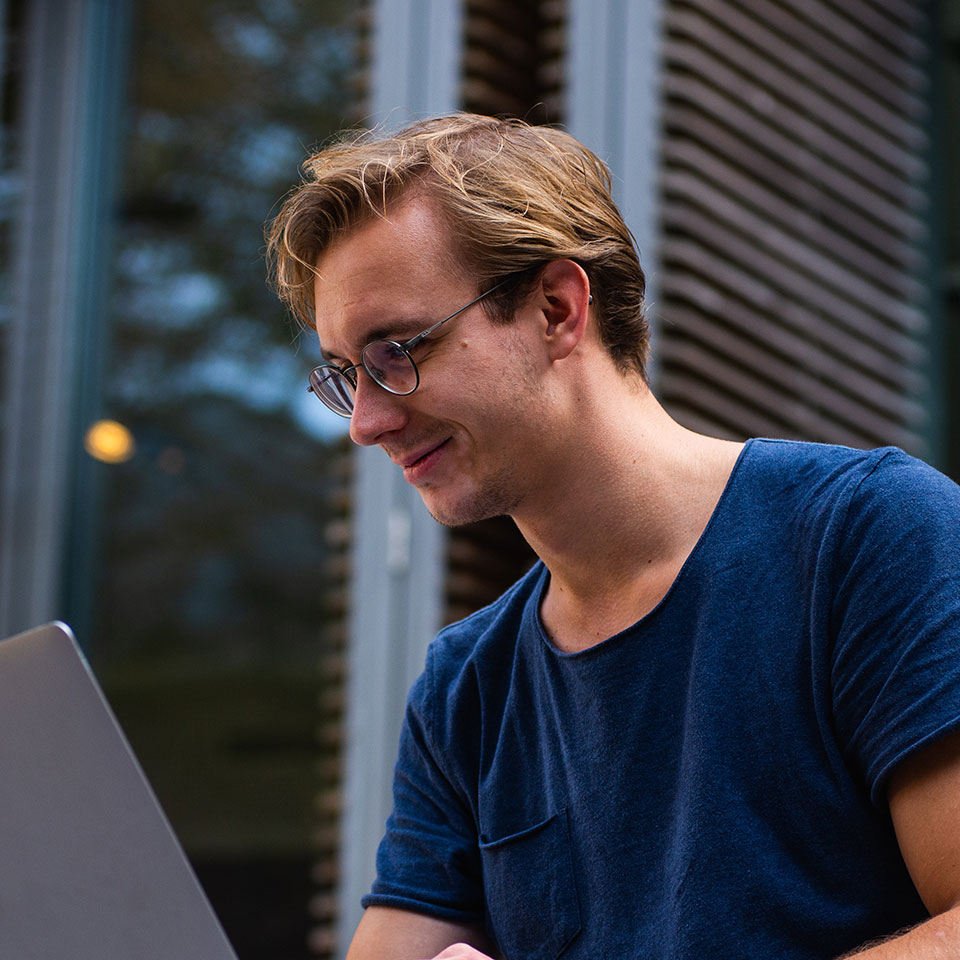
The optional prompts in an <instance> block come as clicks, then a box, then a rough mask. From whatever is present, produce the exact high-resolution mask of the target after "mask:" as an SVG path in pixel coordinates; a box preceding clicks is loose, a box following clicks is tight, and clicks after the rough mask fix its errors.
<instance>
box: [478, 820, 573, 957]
mask: <svg viewBox="0 0 960 960" xmlns="http://www.w3.org/2000/svg"><path fill="white" fill-rule="evenodd" d="M480 853H481V855H482V858H483V887H484V894H485V897H486V901H487V912H488V916H489V920H490V925H491V927H492V930H493V933H494V936H495V937H496V938H497V943H498V944H499V946H500V950H501V952H502V954H503V956H504V958H505V960H555V958H556V957H558V956H559V955H560V954H561V953H562V952H563V951H564V950H565V949H566V948H567V946H568V945H569V944H570V941H571V940H573V938H574V937H575V936H576V935H577V934H578V933H579V932H580V904H579V901H578V899H577V888H576V881H575V880H574V869H573V854H572V851H571V849H570V830H569V825H568V823H567V814H566V811H565V810H561V811H560V813H556V814H553V815H552V816H550V817H548V818H547V819H546V820H543V821H541V822H540V823H537V824H535V825H534V826H532V827H527V828H526V829H524V830H520V831H518V832H516V833H511V834H510V835H509V836H506V837H502V838H500V839H493V840H491V839H488V838H487V837H486V836H485V835H483V834H481V837H480Z"/></svg>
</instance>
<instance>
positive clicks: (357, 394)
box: [350, 370, 407, 447]
mask: <svg viewBox="0 0 960 960" xmlns="http://www.w3.org/2000/svg"><path fill="white" fill-rule="evenodd" d="M405 399H406V398H405V397H398V396H396V395H395V394H392V393H390V392H389V391H388V390H384V389H383V388H382V387H379V386H377V384H375V383H374V382H373V381H372V380H371V379H370V377H368V376H367V374H366V372H365V371H363V370H360V371H359V376H358V377H357V388H356V390H355V391H354V397H353V416H351V417H350V439H351V440H352V441H353V442H354V443H356V444H359V445H360V446H361V447H369V446H372V445H373V444H376V443H379V442H380V440H381V438H382V437H383V436H384V435H385V434H388V433H392V432H393V431H395V430H400V429H401V428H402V427H403V426H404V425H405V424H406V422H407V412H406V408H405V406H404V401H405Z"/></svg>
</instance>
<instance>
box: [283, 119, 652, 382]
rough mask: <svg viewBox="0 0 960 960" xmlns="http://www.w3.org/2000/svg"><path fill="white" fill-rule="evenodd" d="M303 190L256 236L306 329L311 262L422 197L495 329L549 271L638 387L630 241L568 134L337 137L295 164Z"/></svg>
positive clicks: (594, 165)
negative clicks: (553, 266)
mask: <svg viewBox="0 0 960 960" xmlns="http://www.w3.org/2000/svg"><path fill="white" fill-rule="evenodd" d="M303 174H304V175H303V181H302V182H301V183H300V185H299V186H297V187H295V188H294V189H293V190H292V191H291V192H290V193H289V194H288V196H287V197H286V199H285V200H284V202H283V204H282V206H281V208H280V211H279V213H278V214H277V216H276V217H275V218H274V219H273V220H272V221H271V222H270V223H269V224H268V225H267V231H266V240H267V262H268V267H269V271H270V281H271V283H272V285H273V288H274V290H275V291H276V293H277V295H278V296H279V297H280V299H281V300H282V301H283V302H284V303H285V304H286V305H287V306H288V308H289V309H290V310H291V312H292V313H293V314H294V316H295V317H296V318H297V319H298V320H299V321H300V322H302V323H303V324H305V325H306V326H308V327H311V326H312V325H313V309H314V308H313V293H314V291H313V284H314V280H315V277H316V263H317V259H318V258H319V257H320V255H321V254H322V253H323V251H324V250H325V249H326V247H327V246H328V245H329V244H330V243H332V242H333V241H335V240H337V239H338V238H339V237H341V236H343V235H344V234H345V233H347V232H348V231H349V230H350V229H351V228H352V227H355V226H357V225H358V224H360V223H362V222H365V221H366V220H368V219H369V218H371V217H373V216H384V215H385V214H386V211H387V209H388V207H390V205H391V204H394V203H397V202H399V201H401V200H402V199H403V198H404V197H409V196H412V195H414V194H416V195H421V196H422V195H426V196H429V197H430V198H432V199H433V200H435V201H436V202H437V204H438V207H439V209H440V211H441V212H442V216H443V217H444V219H445V221H446V222H447V224H448V226H449V228H450V235H451V237H452V238H453V239H454V243H455V245H456V253H458V254H459V257H460V261H461V264H462V265H463V267H464V268H465V273H469V274H470V275H471V276H473V277H475V279H476V281H477V290H478V292H480V291H481V290H482V289H485V288H486V287H487V286H489V285H490V284H491V283H492V282H493V281H500V280H504V279H505V278H507V279H508V280H509V282H507V283H505V284H504V285H503V286H502V287H501V288H500V290H498V291H497V292H496V293H495V294H493V295H492V296H491V297H490V298H488V301H485V306H486V309H487V311H488V313H489V315H490V317H491V319H492V320H494V321H495V322H500V323H507V322H509V321H510V319H511V318H512V316H513V312H514V309H515V306H516V304H517V302H518V301H519V300H520V299H522V297H524V296H525V295H527V294H528V293H529V291H530V290H531V289H532V288H533V287H534V285H535V282H536V278H537V273H538V271H539V269H540V268H541V267H542V266H543V265H544V264H546V263H548V262H550V261H551V260H561V259H570V260H574V261H575V262H577V263H579V264H580V266H582V267H583V269H584V270H585V271H586V273H587V276H588V277H589V278H590V292H591V293H592V295H593V298H594V311H595V316H596V317H597V324H598V328H599V333H600V338H601V342H602V343H603V345H604V347H605V348H606V350H607V351H608V353H609V354H610V356H611V357H612V359H613V360H614V362H615V364H616V366H617V368H618V369H619V370H621V372H624V373H626V372H629V371H633V372H636V373H639V374H640V376H641V377H644V378H645V363H646V358H647V351H648V344H649V331H648V327H647V322H646V318H645V311H644V306H645V304H644V288H645V281H644V275H643V270H642V269H641V267H640V261H639V257H638V255H637V251H636V247H635V243H634V239H633V236H632V234H631V233H630V230H629V229H628V228H627V226H626V224H625V223H624V221H623V218H622V216H621V215H620V212H619V210H618V209H617V206H616V204H615V203H614V202H613V198H612V196H611V180H610V172H609V170H608V169H607V167H606V165H605V164H604V163H603V161H602V160H600V159H599V157H597V156H596V154H594V153H593V152H592V151H590V150H589V149H587V148H586V147H585V146H584V145H583V144H582V143H580V142H579V141H578V140H576V139H574V138H573V137H572V136H570V135H569V134H568V133H565V132H563V131H562V130H558V129H556V128H552V127H541V126H531V125H530V124H527V123H524V122H523V121H521V120H501V119H496V118H493V117H486V116H478V115H474V114H463V113H461V114H453V115H450V116H444V117H437V118H434V119H431V120H424V121H421V122H419V123H415V124H413V125H412V126H409V127H407V128H406V129H404V130H401V131H400V132H398V133H394V134H389V135H387V134H384V133H383V132H381V131H376V130H374V131H362V132H359V133H357V132H352V133H347V134H342V135H341V136H340V137H339V138H338V139H337V140H336V141H335V142H333V143H332V144H330V145H328V146H326V147H325V148H324V149H322V150H320V151H319V152H318V153H315V154H313V155H312V156H310V157H309V158H308V159H307V160H306V161H305V162H304V164H303Z"/></svg>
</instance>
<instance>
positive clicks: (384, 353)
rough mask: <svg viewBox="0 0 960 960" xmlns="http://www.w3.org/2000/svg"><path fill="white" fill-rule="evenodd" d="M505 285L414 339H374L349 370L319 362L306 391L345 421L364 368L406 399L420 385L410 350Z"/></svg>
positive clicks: (488, 292) (484, 294) (351, 408)
mask: <svg viewBox="0 0 960 960" xmlns="http://www.w3.org/2000/svg"><path fill="white" fill-rule="evenodd" d="M504 283H506V280H501V281H500V283H498V284H496V285H495V286H493V287H491V288H490V289H489V290H487V291H486V293H481V294H480V296H479V297H475V298H474V299H473V300H471V301H470V302H469V303H468V304H467V305H466V306H465V307H461V308H460V309H459V310H455V311H454V312H453V313H451V314H450V316H449V317H444V318H443V320H438V321H437V322H436V323H435V324H433V326H431V327H427V329H426V330H424V331H423V332H422V333H418V334H417V335H416V336H415V337H411V338H410V339H409V340H405V341H404V342H403V343H398V342H397V341H396V340H373V341H372V342H370V343H368V344H367V345H366V346H365V347H364V348H363V350H361V351H360V362H359V363H354V364H352V365H351V366H349V367H338V366H337V365H336V364H334V363H321V364H320V366H319V367H314V369H313V370H311V371H310V376H309V381H310V385H309V386H308V387H307V390H308V391H310V392H311V393H314V394H316V396H317V398H318V399H319V400H322V401H323V402H324V403H325V404H326V405H327V406H328V407H329V408H330V409H331V410H332V411H333V412H334V413H336V414H339V415H340V416H341V417H347V418H348V419H349V418H350V417H351V416H352V415H353V401H354V396H355V394H356V390H357V368H358V367H363V369H364V370H365V371H366V373H367V376H368V377H369V378H370V379H371V380H372V381H373V382H374V383H375V384H377V386H380V387H383V389H384V390H386V391H387V392H388V393H393V394H396V395H397V396H398V397H406V396H408V395H409V394H411V393H413V391H414V390H416V389H417V387H419V386H420V371H419V370H418V369H417V365H416V363H415V362H414V359H413V357H412V356H411V355H410V351H411V350H413V348H414V347H416V346H418V345H419V344H420V343H421V342H422V341H423V340H425V339H426V338H427V337H429V336H430V334H431V333H433V332H434V331H435V330H439V329H440V327H442V326H443V325H444V324H445V323H446V322H447V321H448V320H452V319H453V318H454V317H456V316H459V315H460V314H461V313H463V312H464V310H469V309H470V307H472V306H473V305H474V304H475V303H479V302H480V301H481V300H483V298H484V297H488V296H490V294H491V293H493V291H494V290H497V289H499V288H500V287H502V286H503V285H504Z"/></svg>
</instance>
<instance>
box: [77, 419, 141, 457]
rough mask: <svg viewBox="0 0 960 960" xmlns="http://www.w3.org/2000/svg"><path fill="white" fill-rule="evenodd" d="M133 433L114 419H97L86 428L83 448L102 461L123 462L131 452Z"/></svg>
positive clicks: (132, 450) (132, 451)
mask: <svg viewBox="0 0 960 960" xmlns="http://www.w3.org/2000/svg"><path fill="white" fill-rule="evenodd" d="M135 447H136V444H135V443H134V442H133V434H132V433H131V432H130V431H129V430H128V429H127V428H126V427H125V426H124V425H123V424H122V423H117V421H116V420H97V422H96V423H92V424H91V425H90V426H89V427H88V428H87V433H86V436H84V438H83V448H84V449H85V450H86V451H87V453H89V454H90V456H91V457H93V458H94V459H95V460H100V461H102V462H103V463H124V462H125V461H127V460H129V459H130V458H131V457H132V456H133V454H134V449H135Z"/></svg>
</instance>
